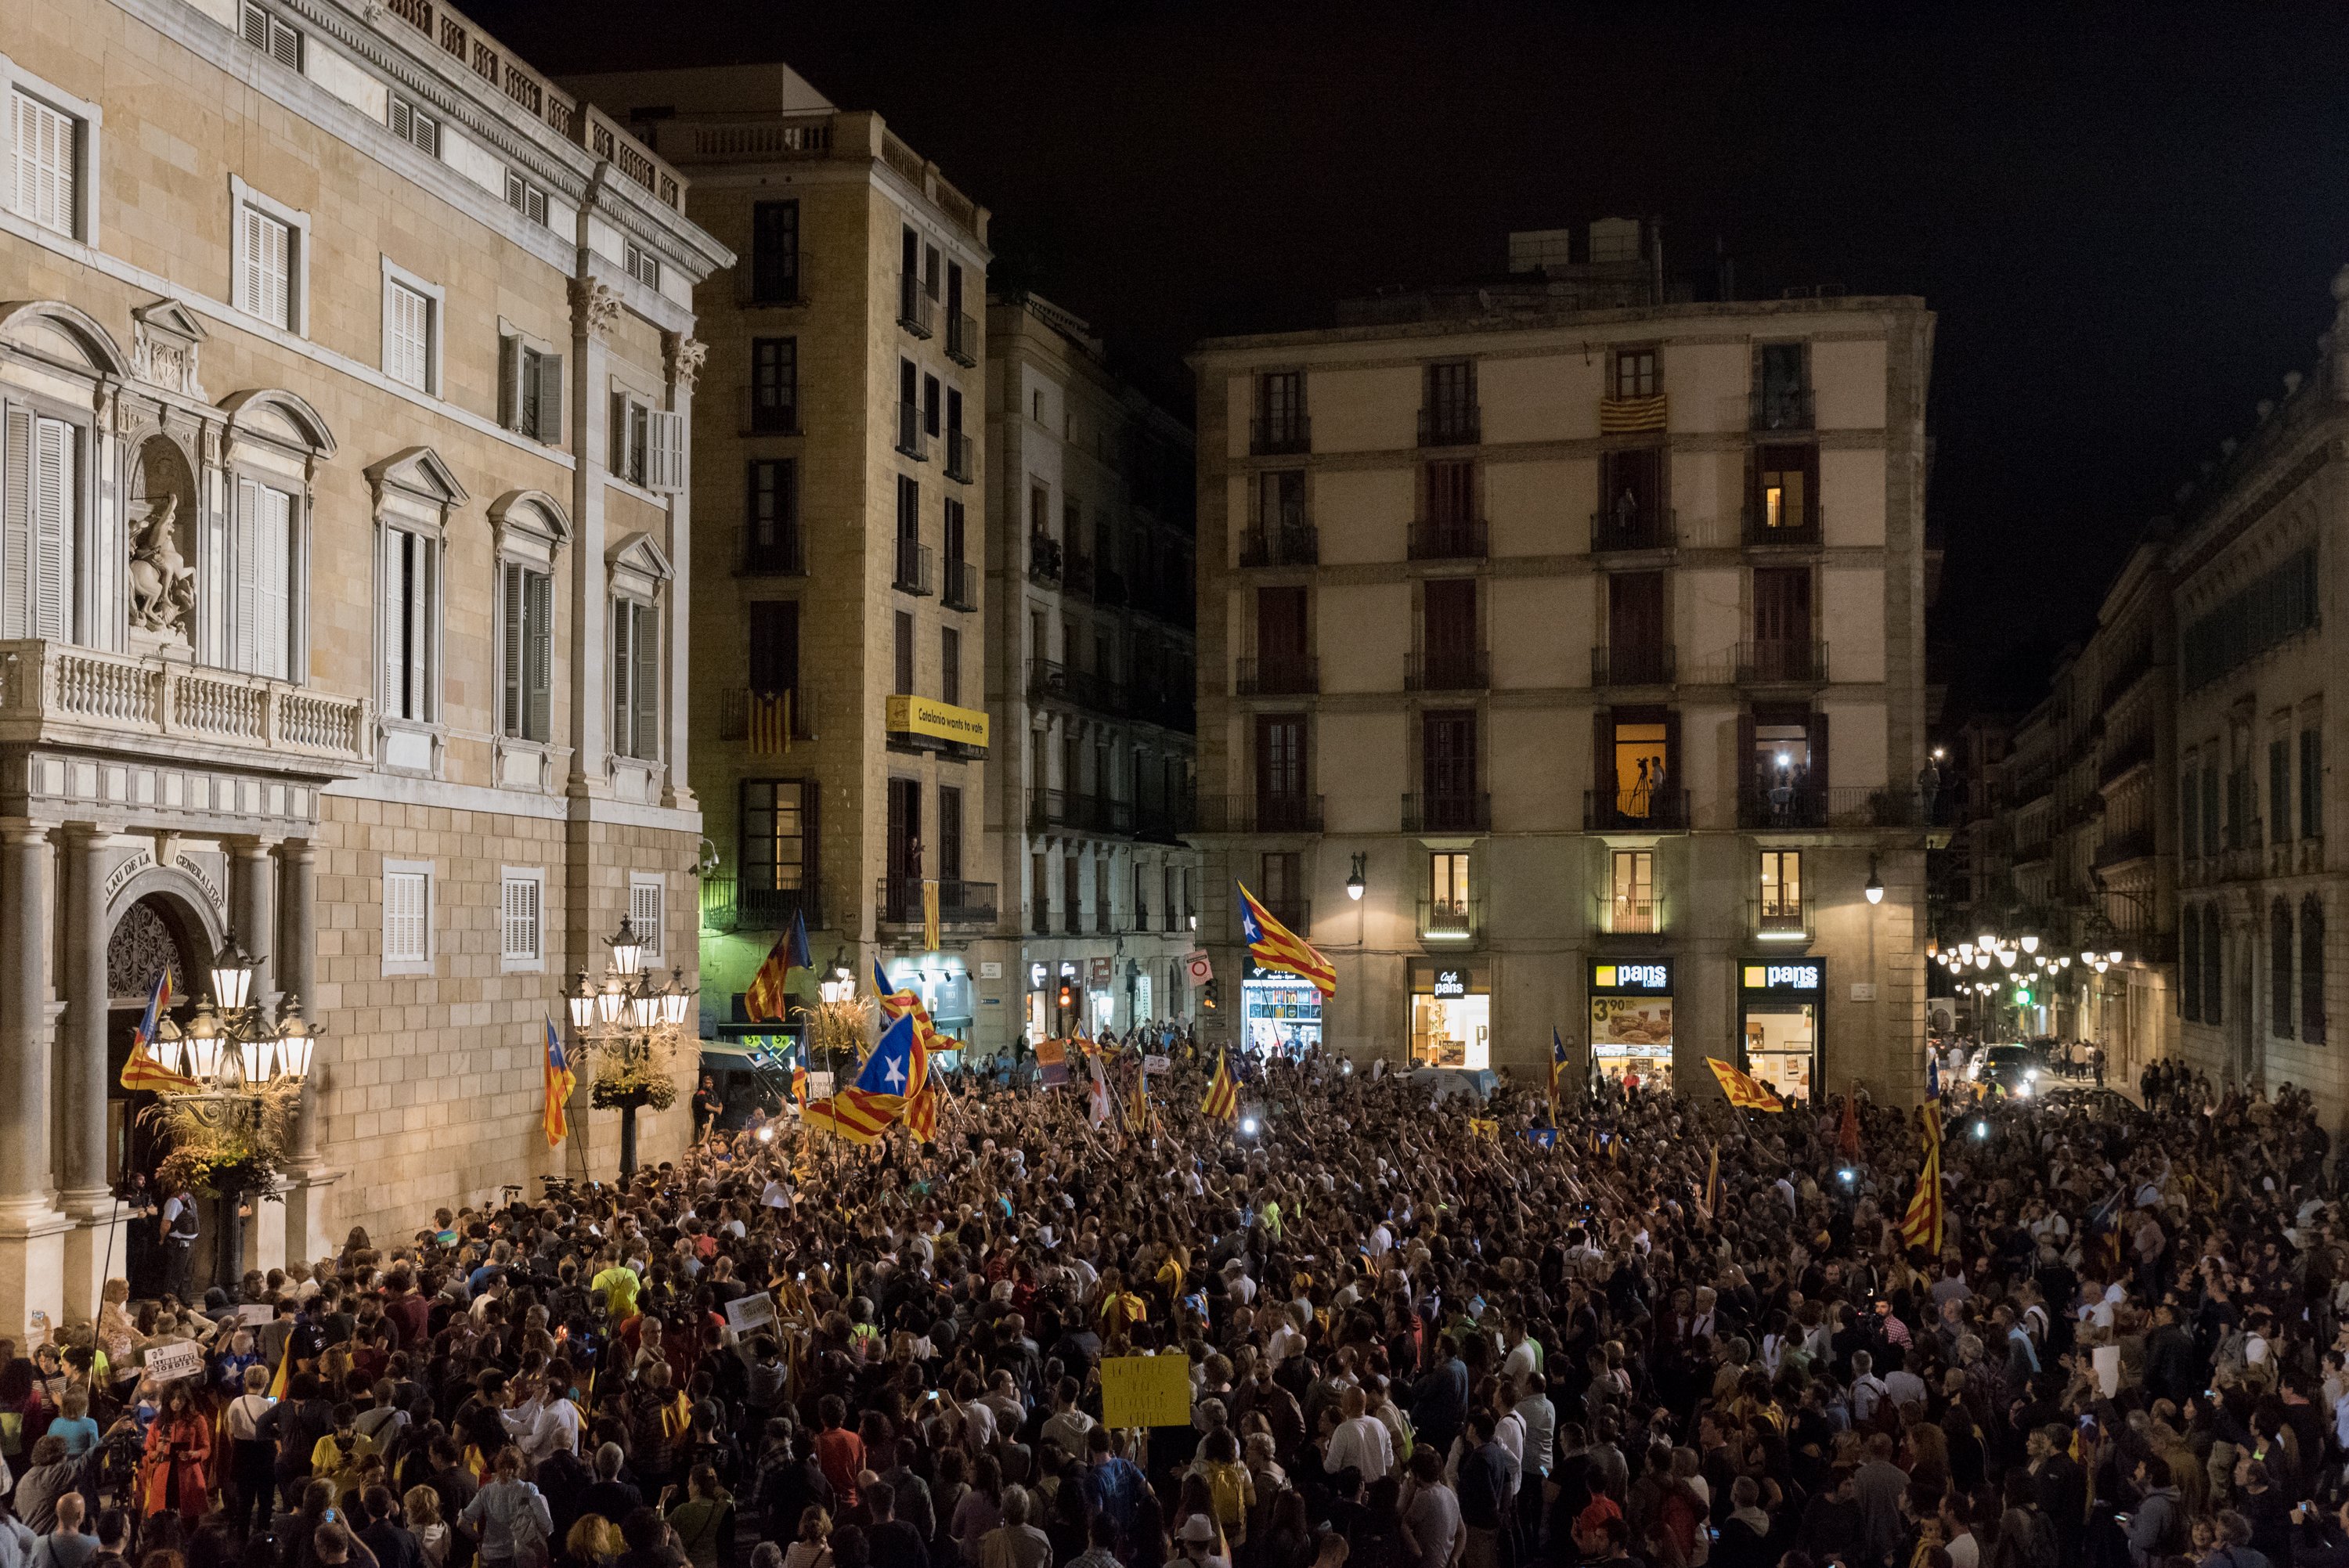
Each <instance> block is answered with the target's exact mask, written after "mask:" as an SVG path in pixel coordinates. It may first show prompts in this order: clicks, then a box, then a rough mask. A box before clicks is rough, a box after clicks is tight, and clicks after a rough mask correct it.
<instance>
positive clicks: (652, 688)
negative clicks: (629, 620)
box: [628, 604, 660, 758]
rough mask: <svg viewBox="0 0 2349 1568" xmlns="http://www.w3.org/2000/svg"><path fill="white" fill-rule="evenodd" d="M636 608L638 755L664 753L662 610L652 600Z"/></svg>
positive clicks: (631, 684)
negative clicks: (661, 664)
mask: <svg viewBox="0 0 2349 1568" xmlns="http://www.w3.org/2000/svg"><path fill="white" fill-rule="evenodd" d="M635 642H636V679H635V680H633V681H631V682H629V683H628V684H629V687H630V690H629V696H631V697H632V698H633V699H634V702H633V707H634V708H635V714H634V717H635V721H636V723H635V727H636V747H635V750H634V755H636V756H638V757H642V758H656V757H658V756H659V755H660V734H659V725H660V612H659V611H657V610H656V609H654V608H653V607H652V606H651V605H650V604H639V605H637V606H636V637H635Z"/></svg>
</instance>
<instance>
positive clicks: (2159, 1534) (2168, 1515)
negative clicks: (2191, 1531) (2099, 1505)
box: [2127, 1454, 2187, 1568]
mask: <svg viewBox="0 0 2349 1568" xmlns="http://www.w3.org/2000/svg"><path fill="white" fill-rule="evenodd" d="M2137 1491H2139V1492H2140V1493H2141V1494H2142V1496H2141V1497H2140V1498H2139V1499H2138V1501H2137V1511H2136V1512H2135V1513H2134V1514H2131V1515H2129V1516H2128V1517H2127V1527H2128V1553H2129V1562H2130V1563H2132V1564H2134V1565H2135V1568H2154V1565H2155V1564H2156V1563H2160V1562H2163V1561H2166V1560H2168V1559H2169V1558H2172V1557H2176V1556H2178V1555H2179V1554H2180V1553H2183V1552H2185V1550H2186V1547H2187V1532H2186V1510H2185V1507H2184V1505H2183V1503H2182V1502H2181V1501H2180V1499H2179V1496H2178V1487H2177V1484H2176V1482H2175V1481H2174V1480H2172V1478H2171V1475H2170V1470H2169V1461H2168V1460H2166V1459H2164V1458H2162V1457H2161V1456H2160V1455H2159V1454H2149V1455H2147V1457H2146V1458H2144V1459H2142V1460H2138V1461H2137Z"/></svg>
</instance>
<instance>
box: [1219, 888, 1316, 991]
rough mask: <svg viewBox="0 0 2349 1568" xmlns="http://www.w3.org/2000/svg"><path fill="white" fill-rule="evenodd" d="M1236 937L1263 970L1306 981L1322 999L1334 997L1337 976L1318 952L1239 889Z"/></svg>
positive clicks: (1253, 898)
mask: <svg viewBox="0 0 2349 1568" xmlns="http://www.w3.org/2000/svg"><path fill="white" fill-rule="evenodd" d="M1240 935H1241V936H1242V937H1243V938H1245V939H1246V940H1247V944H1248V952H1249V953H1250V954H1252V955H1253V956H1254V957H1255V959H1256V961H1257V963H1258V964H1261V965H1264V966H1265V967H1266V968H1267V969H1278V970H1279V971H1280V972H1281V973H1282V974H1284V975H1296V976H1297V977H1298V978H1299V979H1300V980H1310V981H1311V982H1312V983H1313V988H1314V989H1315V990H1316V991H1319V992H1320V993H1321V995H1324V996H1334V995H1337V994H1338V972H1337V971H1336V970H1335V969H1333V968H1331V967H1330V961H1329V960H1328V959H1327V958H1324V957H1322V956H1321V953H1320V950H1319V948H1317V947H1315V946H1314V945H1313V944H1311V943H1309V942H1308V941H1306V940H1305V939H1304V938H1303V937H1301V936H1299V935H1298V934H1296V933H1295V932H1293V931H1291V930H1289V929H1288V927H1287V926H1285V925H1283V924H1281V923H1280V922H1278V921H1277V920H1275V919H1273V918H1272V912H1271V911H1270V910H1268V909H1267V908H1265V907H1264V905H1262V904H1260V903H1257V901H1256V895H1255V894H1253V893H1251V892H1248V890H1247V887H1246V886H1245V885H1241V886H1240Z"/></svg>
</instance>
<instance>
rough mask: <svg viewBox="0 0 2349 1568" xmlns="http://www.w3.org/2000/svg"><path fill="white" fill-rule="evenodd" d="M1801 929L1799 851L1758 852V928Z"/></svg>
mask: <svg viewBox="0 0 2349 1568" xmlns="http://www.w3.org/2000/svg"><path fill="white" fill-rule="evenodd" d="M1802 928H1803V852H1802V851H1800V850H1764V851H1762V929H1763V930H1764V931H1765V932H1766V931H1789V930H1791V931H1800V930H1801V929H1802Z"/></svg>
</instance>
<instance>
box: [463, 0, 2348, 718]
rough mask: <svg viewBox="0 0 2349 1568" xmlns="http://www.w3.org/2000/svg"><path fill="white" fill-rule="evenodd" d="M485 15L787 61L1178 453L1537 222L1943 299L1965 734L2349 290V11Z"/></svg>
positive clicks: (1221, 8) (772, 10)
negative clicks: (1263, 391)
mask: <svg viewBox="0 0 2349 1568" xmlns="http://www.w3.org/2000/svg"><path fill="white" fill-rule="evenodd" d="M467 9H468V10H469V11H470V12H471V15H473V16H474V18H475V19H476V20H477V21H479V22H480V23H481V25H482V26H485V27H487V28H489V29H490V30H491V31H492V32H493V33H496V34H498V35H500V36H502V37H503V38H504V40H505V41H506V42H507V43H508V44H509V45H510V46H512V47H514V48H515V49H516V50H517V51H518V52H520V53H521V54H522V55H523V57H525V58H527V59H529V60H531V61H532V62H533V64H535V65H537V66H539V67H541V68H543V69H544V70H547V71H549V72H550V73H556V74H559V73H562V72H564V71H568V70H593V69H618V68H627V67H642V66H681V65H696V64H707V63H715V62H720V61H736V60H774V59H781V60H787V61H789V62H790V63H791V64H792V66H793V67H796V68H797V69H798V70H799V71H800V72H801V73H802V75H804V76H806V77H808V78H809V79H810V80H811V81H812V82H813V83H814V84H815V86H816V87H817V88H818V89H819V90H821V91H822V92H823V93H824V94H825V95H826V96H828V97H829V98H832V99H833V101H834V102H835V103H838V104H840V105H842V106H843V108H871V109H874V110H877V111H879V112H880V113H881V114H882V115H883V116H884V117H885V118H886V119H887V120H888V122H889V124H890V125H891V127H892V128H893V129H895V130H897V131H898V133H899V134H901V135H902V136H904V137H905V139H906V140H907V141H909V142H910V143H912V145H913V146H914V147H915V148H916V150H919V151H920V152H921V153H922V154H923V155H924V156H926V157H928V158H931V159H934V160H936V161H937V163H938V165H939V167H940V168H941V170H943V171H944V172H945V174H946V176H947V178H948V179H949V180H952V181H954V182H955V183H956V184H957V185H958V186H959V187H960V188H961V189H962V190H963V191H966V192H968V194H970V195H971V196H972V197H973V198H974V199H975V200H977V201H981V202H983V203H985V204H986V205H987V206H988V207H989V208H990V209H992V211H993V212H994V215H995V216H994V230H993V238H994V243H995V249H996V253H997V263H996V275H997V277H998V278H999V279H1000V280H1009V281H1012V282H1016V283H1019V284H1027V285H1029V286H1031V287H1033V288H1035V289H1037V290H1038V291H1039V292H1040V293H1042V294H1046V295H1047V296H1049V297H1050V298H1051V299H1053V300H1056V301H1057V302H1059V303H1060V304H1063V305H1066V306H1068V307H1069V308H1070V309H1071V310H1074V311H1076V312H1078V313H1079V314H1080V315H1083V316H1085V317H1086V318H1087V319H1088V320H1090V321H1091V322H1092V325H1093V326H1094V328H1095V330H1096V331H1097V332H1099V333H1100V334H1102V335H1103V336H1104V337H1106V338H1107V339H1108V341H1109V343H1110V346H1111V349H1112V354H1113V355H1114V356H1116V357H1117V359H1118V361H1119V363H1120V365H1121V366H1122V367H1123V369H1124V370H1125V371H1126V372H1127V374H1129V375H1131V376H1133V377H1134V378H1135V379H1136V380H1137V381H1138V382H1140V383H1141V384H1142V385H1143V387H1145V388H1146V389H1148V390H1150V391H1151V392H1153V393H1154V394H1155V395H1157V396H1158V397H1161V398H1162V400H1164V401H1165V402H1166V403H1167V404H1168V405H1169V406H1170V407H1173V408H1174V409H1175V411H1176V412H1178V413H1181V414H1183V415H1185V417H1186V418H1187V417H1188V414H1189V408H1190V388H1189V379H1188V375H1187V372H1186V371H1185V368H1184V366H1183V365H1182V361H1181V356H1182V355H1183V353H1184V351H1185V349H1186V348H1187V347H1188V346H1190V345H1191V344H1192V343H1194V342H1195V341H1196V340H1197V339H1199V338H1201V337H1205V336H1210V335H1216V334H1222V333H1234V332H1254V331H1271V330H1281V329H1287V328H1297V327H1309V326H1317V325H1326V324H1327V323H1328V321H1329V317H1330V301H1331V300H1332V299H1334V298H1336V297H1339V296H1340V295H1343V294H1349V293H1351V292H1357V291H1362V290H1366V289H1370V288H1373V287H1376V286H1379V285H1381V284H1413V283H1425V282H1433V281H1438V280H1444V279H1458V278H1466V277H1474V276H1477V275H1482V274H1487V273H1495V272H1497V271H1499V270H1501V268H1502V265H1503V261H1504V257H1505V254H1506V233H1507V232H1508V231H1509V230H1511V229H1530V228H1552V227H1560V226H1564V225H1567V224H1570V223H1575V222H1581V221H1584V220H1587V219H1588V218H1591V217H1594V216H1605V215H1609V214H1624V215H1637V214H1643V213H1644V214H1649V215H1653V216H1657V217H1661V219H1662V221H1663V222H1664V226H1665V248H1666V260H1667V263H1668V265H1671V266H1672V267H1674V268H1675V269H1678V268H1679V267H1680V266H1681V265H1682V264H1683V263H1685V264H1689V265H1692V266H1694V265H1698V264H1702V263H1704V262H1705V260H1706V259H1707V258H1708V257H1709V256H1710V255H1711V254H1712V253H1713V249H1714V244H1715V241H1716V238H1717V239H1718V241H1719V242H1720V243H1721V245H1722V246H1723V247H1724V248H1725V250H1726V252H1727V253H1728V254H1729V255H1730V256H1731V257H1732V258H1733V262H1734V265H1735V276H1736V281H1737V287H1738V292H1739V293H1740V294H1744V295H1745V296H1747V297H1775V296H1776V294H1778V292H1779V290H1780V289H1782V288H1784V287H1785V286H1787V285H1790V284H1815V283H1822V282H1824V283H1836V284H1843V285H1845V286H1846V287H1847V289H1849V290H1850V291H1851V292H1853V293H1883V294H1921V295H1923V296H1924V298H1925V300H1926V301H1927V303H1928V304H1930V305H1931V307H1932V308H1933V309H1934V310H1935V311H1936V312H1937V313H1939V316H1940V325H1939V333H1938V340H1937V350H1936V356H1935V364H1934V376H1933V383H1932V395H1931V411H1930V426H1931V428H1932V431H1933V433H1934V434H1935V436H1936V437H1937V438H1938V440H1939V458H1938V462H1937V465H1936V468H1935V469H1934V474H1933V483H1932V489H1931V492H1930V520H1931V525H1932V527H1933V528H1934V530H1935V531H1936V532H1937V533H1939V534H1940V537H1941V539H1942V540H1943V541H1944V542H1945V543H1946V545H1947V548H1948V559H1947V567H1946V572H1945V575H1944V578H1943V585H1942V593H1941V598H1940V604H1939V605H1938V607H1937V609H1936V611H1935V619H1934V624H1933V625H1932V626H1931V628H1930V634H1931V636H1932V638H1933V640H1934V641H1935V643H1936V644H1937V645H1940V647H1941V648H1942V649H1943V650H1944V651H1945V652H1946V655H1947V657H1946V658H1945V660H1944V661H1943V664H1942V667H1940V668H1939V669H1937V671H1936V674H1937V676H1940V677H1941V678H1946V679H1947V680H1949V681H1950V683H1951V688H1952V689H1951V717H1952V718H1954V717H1961V716H1962V714H1963V713H1964V712H1966V711H1968V710H1969V709H1970V708H1971V707H1977V706H1984V707H1997V706H2002V705H2004V706H2010V707H2017V708H2020V707H2026V706H2028V705H2029V704H2030V703H2031V702H2032V701H2033V700H2035V699H2036V697H2037V696H2039V695H2040V693H2041V691H2042V690H2043V688H2044V678H2045V672H2046V669H2047V665H2048V663H2049V660H2050V658H2051V657H2052V656H2053V655H2054V653H2055V652H2056V651H2057V650H2058V649H2059V648H2060V647H2061V646H2062V645H2063V644H2064V642H2066V641H2068V640H2071V639H2074V638H2076V637H2078V636H2080V635H2081V634H2084V633H2085V630H2086V629H2087V628H2088V627H2089V626H2090V625H2092V624H2094V618H2095V610H2096V605H2097V602H2098V600H2099V598H2100V597H2101V595H2102V593H2103V591H2104V589H2105V587H2106V584H2107V583H2108V582H2109V580H2110V578H2111V575H2112V573H2114V571H2115V570H2116V568H2117V567H2118V566H2119V564H2120V562H2122V560H2123V559H2124V558H2125V556H2126V554H2127V549H2128V547H2129V545H2130V543H2131V542H2133V541H2134V539H2135V538H2136V537H2137V531H2138V530H2139V529H2140V528H2141V527H2142V526H2143V524H2144V522H2145V521H2146V520H2147V518H2149V517H2150V516H2152V515H2154V514H2155V513H2157V512H2160V511H2167V510H2168V508H2169V507H2170V505H2171V500H2170V498H2171V495H2172V492H2173V491H2174V490H2176V489H2177V487H2178V484H2179V482H2180V481H2181V480H2185V479H2187V478H2189V477H2190V476H2191V475H2192V474H2193V473H2194V471H2195V469H2196V468H2197V467H2198V466H2199V463H2200V461H2201V460H2202V459H2206V458H2209V457H2213V456H2215V455H2216V452H2217V447H2218V443H2219V440H2220V438H2221V437H2224V436H2228V435H2240V434H2241V433H2242V432H2243V431H2244V430H2245V429H2247V428H2249V427H2250V425H2251V422H2252V418H2253V414H2252V406H2253V405H2254V404H2255V403H2256V402H2257V401H2258V400H2259V399H2261V398H2262V397H2280V396H2281V395H2282V379H2281V378H2282V372H2284V371H2285V370H2287V369H2292V368H2305V367H2307V366H2309V365H2310V364H2311V362H2312V361H2313V354H2314V338H2315V335H2316V334H2317V333H2319V332H2320V331H2323V329H2324V327H2325V326H2326V325H2327V324H2328V322H2329V320H2330V315H2331V300H2330V298H2329V296H2328V294H2327V292H2326V289H2327V284H2328V282H2329V280H2330V279H2331V277H2332V275H2333V272H2334V271H2335V270H2336V269H2337V268H2338V267H2340V266H2341V265H2342V263H2344V262H2349V19H2344V18H2349V13H2344V11H2343V9H2342V8H2340V7H2337V6H2333V7H2317V6H2306V7H2302V6H2296V5H2282V4H2271V5H2261V6H2256V7H2254V6H2227V5H2202V6H2197V7H2170V6H2164V5H2134V6H2126V7H2124V6H2119V5H2098V6H2094V7H2090V6H2079V7H2072V6H2063V5H2055V4H2054V3H2052V0H2050V3H2048V4H2044V5H2037V6H2033V7H2031V8H2029V10H2027V11H2019V12H2015V13H2012V14H2004V13H2001V12H1999V11H1995V10H1992V9H1989V8H1986V7H1982V6H1962V7H1961V6H1958V5H1935V6H1931V7H1930V9H1931V10H1933V11H1934V12H1936V13H1954V12H1962V17H1961V18H1959V17H1951V16H1945V15H1937V16H1936V17H1934V18H1933V19H1930V20H1926V21H1922V22H1918V23H1915V24H1912V25H1907V26H1899V25H1889V24H1887V23H1886V22H1885V21H1884V20H1882V15H1883V14H1884V13H1886V12H1889V11H1891V10H1893V9H1895V8H1894V7H1886V6H1874V7H1867V8H1860V7H1849V8H1845V7H1833V8H1830V7H1822V6H1796V5H1782V6H1764V5H1752V6H1739V7H1735V8H1734V9H1733V8H1731V7H1728V6H1723V7H1719V8H1717V9H1715V8H1700V7H1693V6H1690V7H1682V6H1675V5H1640V6H1636V7H1631V6H1626V7H1618V8H1615V9H1616V10H1618V11H1620V12H1624V13H1635V15H1634V16H1633V17H1632V19H1629V20H1627V19H1624V17H1623V16H1620V15H1613V14H1601V13H1599V12H1596V11H1591V12H1586V11H1584V10H1583V9H1581V8H1578V7H1571V6H1567V5H1445V4H1439V3H1437V0H1424V3H1423V4H1419V5H1387V4H1382V3H1377V0H1370V3H1354V4H1347V5H1319V4H1312V3H1306V0H1258V3H1257V4H1254V5H1191V6H1178V5H1151V4H1123V5H1018V4H1013V3H1011V0H980V3H978V4H971V5H958V6H952V7H947V6H919V7H916V6H900V5H885V4H880V3H877V0H862V3H855V4H850V5H837V4H828V5H807V4H800V3H783V4H777V3H775V0H662V3H660V4H653V3H651V0H630V3H628V4H626V5H620V4H606V3H605V0H477V3H473V4H471V5H468V6H467ZM647 16H653V17H657V18H659V20H658V22H657V24H656V25H654V26H650V27H647V25H646V19H647ZM2051 17H2052V18H2054V19H2053V20H2051Z"/></svg>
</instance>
